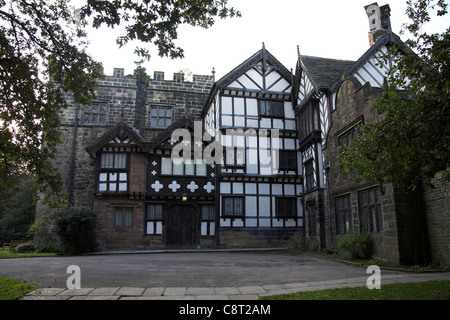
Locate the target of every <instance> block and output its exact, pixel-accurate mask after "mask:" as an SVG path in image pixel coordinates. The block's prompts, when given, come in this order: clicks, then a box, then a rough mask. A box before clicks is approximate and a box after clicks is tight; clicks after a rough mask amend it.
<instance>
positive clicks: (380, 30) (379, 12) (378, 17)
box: [364, 2, 391, 46]
mask: <svg viewBox="0 0 450 320" xmlns="http://www.w3.org/2000/svg"><path fill="white" fill-rule="evenodd" d="M364 9H365V10H366V13H367V17H368V18H369V26H370V31H369V43H370V46H373V45H374V44H375V42H377V40H378V39H380V38H381V37H382V36H384V35H385V34H386V33H389V32H391V18H390V17H391V8H390V7H389V5H388V4H386V5H384V6H381V7H379V6H378V3H376V2H375V3H372V4H370V5H368V6H365V7H364Z"/></svg>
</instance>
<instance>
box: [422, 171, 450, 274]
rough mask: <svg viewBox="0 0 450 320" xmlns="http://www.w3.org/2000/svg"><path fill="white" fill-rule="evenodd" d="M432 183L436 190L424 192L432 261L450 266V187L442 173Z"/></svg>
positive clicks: (431, 189)
mask: <svg viewBox="0 0 450 320" xmlns="http://www.w3.org/2000/svg"><path fill="white" fill-rule="evenodd" d="M431 182H432V183H433V185H434V188H430V187H427V188H425V191H424V209H425V211H426V213H427V215H426V220H427V229H428V237H429V245H430V253H431V260H432V262H433V263H438V264H442V265H446V266H450V185H449V183H445V182H444V181H443V173H442V172H441V173H438V174H437V175H436V177H435V178H434V179H433V180H432V181H431Z"/></svg>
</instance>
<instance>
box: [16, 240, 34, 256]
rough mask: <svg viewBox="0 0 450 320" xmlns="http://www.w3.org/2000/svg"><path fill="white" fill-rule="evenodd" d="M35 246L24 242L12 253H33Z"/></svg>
mask: <svg viewBox="0 0 450 320" xmlns="http://www.w3.org/2000/svg"><path fill="white" fill-rule="evenodd" d="M35 251H36V246H35V245H34V243H32V242H26V243H22V244H19V245H18V246H17V247H16V248H15V249H14V253H29V252H35Z"/></svg>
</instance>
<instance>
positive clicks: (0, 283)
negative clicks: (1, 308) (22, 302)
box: [0, 277, 38, 300]
mask: <svg viewBox="0 0 450 320" xmlns="http://www.w3.org/2000/svg"><path fill="white" fill-rule="evenodd" d="M36 289H38V287H36V286H33V285H29V284H27V283H24V282H22V281H19V280H14V279H9V278H5V277H0V300H16V299H19V298H20V297H22V296H23V295H24V294H27V293H28V292H31V291H33V290H36Z"/></svg>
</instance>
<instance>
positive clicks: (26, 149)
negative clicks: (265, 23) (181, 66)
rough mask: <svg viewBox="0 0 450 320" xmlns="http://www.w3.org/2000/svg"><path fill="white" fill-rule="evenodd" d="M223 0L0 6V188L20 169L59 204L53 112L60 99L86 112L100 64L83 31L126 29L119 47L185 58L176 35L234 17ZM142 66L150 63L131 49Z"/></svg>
mask: <svg viewBox="0 0 450 320" xmlns="http://www.w3.org/2000/svg"><path fill="white" fill-rule="evenodd" d="M238 15H239V13H238V12H236V11H235V10H234V9H233V8H228V7H227V0H207V1H200V0H139V1H138V0H113V1H101V0H86V2H85V3H83V5H82V7H81V8H79V9H74V7H72V6H71V2H70V0H46V1H41V0H9V1H8V0H0V92H1V94H0V183H1V184H3V185H8V183H11V181H10V180H9V179H8V176H9V172H10V171H11V170H12V169H14V170H15V169H17V168H20V170H23V171H25V172H28V173H32V174H33V175H35V176H36V177H37V180H38V183H39V184H40V186H41V191H43V190H44V189H45V188H47V187H48V188H50V190H52V191H53V193H54V194H56V195H58V196H62V195H61V193H60V190H61V177H60V176H59V174H58V172H57V171H56V170H53V168H52V165H51V160H52V159H53V157H54V155H55V153H56V146H57V145H58V144H59V143H60V142H61V141H60V134H59V131H58V126H59V116H58V112H59V111H60V110H62V109H64V108H65V107H66V102H65V100H64V98H63V96H62V92H63V91H64V92H69V93H71V94H72V96H73V98H74V101H75V102H76V103H80V104H89V103H90V101H92V100H93V99H94V98H95V88H96V83H97V79H98V78H100V77H101V76H102V74H103V70H102V65H101V63H99V62H97V61H94V60H93V59H92V58H91V57H90V56H89V55H88V54H87V53H86V46H87V42H86V37H87V34H86V32H85V27H86V26H87V25H88V24H89V23H92V25H93V26H94V27H97V28H98V27H100V26H102V25H106V26H108V27H111V28H114V27H115V26H118V25H119V24H125V25H126V33H125V34H124V35H122V36H120V37H119V38H118V40H117V42H118V44H119V45H120V46H123V45H126V44H127V43H128V42H130V41H131V40H139V41H141V42H143V43H144V44H145V43H154V44H155V45H156V46H157V48H158V54H159V55H161V56H164V55H166V56H170V57H172V58H181V57H183V50H182V48H179V47H176V45H175V44H174V40H176V38H177V28H178V27H179V26H180V25H181V24H189V25H193V26H200V27H204V28H208V27H209V26H211V25H213V24H214V21H215V18H216V17H218V18H226V17H234V16H238ZM136 52H137V54H138V55H139V56H140V57H141V61H143V60H145V59H149V58H150V53H149V51H148V50H147V49H143V48H137V49H136Z"/></svg>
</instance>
